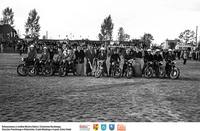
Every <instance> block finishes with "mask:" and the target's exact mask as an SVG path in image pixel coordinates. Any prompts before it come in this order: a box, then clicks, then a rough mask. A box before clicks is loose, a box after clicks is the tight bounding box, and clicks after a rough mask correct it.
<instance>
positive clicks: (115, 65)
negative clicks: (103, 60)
mask: <svg viewBox="0 0 200 131" xmlns="http://www.w3.org/2000/svg"><path fill="white" fill-rule="evenodd" d="M110 70H111V76H112V77H114V78H119V77H121V74H122V73H121V69H120V66H119V62H112V63H111V69H110Z"/></svg>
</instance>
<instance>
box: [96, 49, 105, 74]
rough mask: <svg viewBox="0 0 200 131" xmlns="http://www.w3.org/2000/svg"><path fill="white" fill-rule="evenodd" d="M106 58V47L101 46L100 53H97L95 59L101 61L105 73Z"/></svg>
mask: <svg viewBox="0 0 200 131" xmlns="http://www.w3.org/2000/svg"><path fill="white" fill-rule="evenodd" d="M106 58H107V55H106V49H105V48H104V47H101V48H100V53H99V54H98V56H97V59H98V60H102V61H103V69H104V72H105V73H107V69H106Z"/></svg>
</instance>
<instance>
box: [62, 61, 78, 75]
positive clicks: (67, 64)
mask: <svg viewBox="0 0 200 131" xmlns="http://www.w3.org/2000/svg"><path fill="white" fill-rule="evenodd" d="M68 73H73V75H76V69H75V67H74V61H66V60H63V61H62V62H61V64H60V67H59V76H61V77H64V76H66V75H68Z"/></svg>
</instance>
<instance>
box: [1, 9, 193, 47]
mask: <svg viewBox="0 0 200 131" xmlns="http://www.w3.org/2000/svg"><path fill="white" fill-rule="evenodd" d="M2 15H3V18H2V19H1V20H0V24H1V25H4V24H9V25H11V26H12V27H14V12H13V10H12V8H10V7H7V8H5V9H4V10H3V11H2ZM39 20H40V16H39V15H38V12H37V11H36V9H33V10H30V12H29V14H28V18H27V20H26V22H25V26H24V27H25V38H32V39H38V38H39V36H40V34H39V32H40V29H41V26H40V24H39ZM113 29H114V23H113V21H112V17H111V15H109V16H108V17H106V18H105V19H104V20H103V22H102V24H101V29H100V33H99V34H98V38H99V40H100V41H111V40H113ZM178 39H179V40H180V42H182V43H185V44H193V45H194V44H195V39H196V37H195V32H194V31H192V30H189V29H187V30H185V31H183V32H181V33H180V35H179V36H178ZM117 40H118V41H131V39H130V35H129V34H127V33H125V31H124V28H123V27H120V28H119V29H118V34H117ZM140 40H141V41H142V42H143V46H144V47H147V48H149V47H150V45H151V44H152V41H153V40H154V38H153V35H152V34H150V33H144V35H143V36H142V37H141V38H140Z"/></svg>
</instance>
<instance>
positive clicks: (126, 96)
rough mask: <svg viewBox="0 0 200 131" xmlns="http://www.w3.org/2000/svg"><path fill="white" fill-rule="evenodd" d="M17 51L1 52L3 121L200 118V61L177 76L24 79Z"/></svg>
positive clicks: (1, 116) (197, 119)
mask: <svg viewBox="0 0 200 131" xmlns="http://www.w3.org/2000/svg"><path fill="white" fill-rule="evenodd" d="M19 63H20V56H19V55H18V54H0V121H1V122H7V121H17V122H20V121H31V122H35V121H36V122H40V121H65V122H71V121H76V122H86V121H90V122H96V121H117V122H143V121H156V122H168V121H200V62H196V61H188V63H187V65H185V66H183V64H182V61H178V62H177V65H178V66H179V67H180V69H181V76H180V79H178V80H170V79H155V78H154V79H145V78H132V79H126V78H120V79H114V78H100V79H96V78H93V77H74V76H69V77H64V78H61V77H58V76H52V77H42V76H36V77H28V76H27V77H21V76H18V75H17V72H16V67H17V65H18V64H19Z"/></svg>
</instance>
